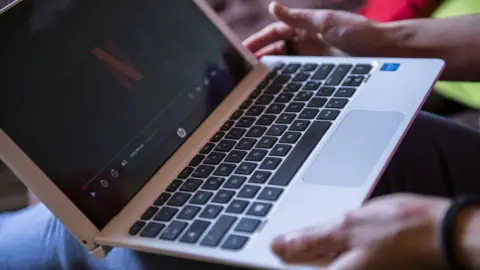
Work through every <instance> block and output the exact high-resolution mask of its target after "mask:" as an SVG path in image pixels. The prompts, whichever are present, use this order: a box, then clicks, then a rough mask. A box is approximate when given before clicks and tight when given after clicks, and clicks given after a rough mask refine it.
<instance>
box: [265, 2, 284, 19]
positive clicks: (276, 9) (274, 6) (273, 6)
mask: <svg viewBox="0 0 480 270" xmlns="http://www.w3.org/2000/svg"><path fill="white" fill-rule="evenodd" d="M268 11H269V13H270V14H272V15H273V16H277V15H278V14H279V13H280V14H281V13H283V14H286V13H287V12H288V8H287V7H286V6H284V5H282V4H280V3H278V2H277V1H272V2H270V4H269V5H268Z"/></svg>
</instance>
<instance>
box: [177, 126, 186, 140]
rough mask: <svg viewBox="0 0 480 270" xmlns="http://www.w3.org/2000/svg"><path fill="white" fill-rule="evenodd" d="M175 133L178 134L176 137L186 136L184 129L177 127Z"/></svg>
mask: <svg viewBox="0 0 480 270" xmlns="http://www.w3.org/2000/svg"><path fill="white" fill-rule="evenodd" d="M177 135H178V137H180V138H182V139H183V138H185V137H187V132H186V131H185V129H183V128H179V129H177Z"/></svg>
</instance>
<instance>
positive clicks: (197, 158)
mask: <svg viewBox="0 0 480 270" xmlns="http://www.w3.org/2000/svg"><path fill="white" fill-rule="evenodd" d="M204 158H205V156H204V155H196V156H195V157H194V158H193V159H192V160H191V161H190V163H189V164H188V165H189V166H193V167H196V166H198V165H200V163H202V161H203V159H204Z"/></svg>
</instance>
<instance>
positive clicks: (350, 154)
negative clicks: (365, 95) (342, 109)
mask: <svg viewBox="0 0 480 270" xmlns="http://www.w3.org/2000/svg"><path fill="white" fill-rule="evenodd" d="M404 118H405V116H404V115H403V114H401V113H398V112H378V111H351V112H349V113H348V114H347V116H346V117H345V119H344V120H343V121H342V123H341V124H340V126H339V127H338V129H337V131H336V132H335V133H334V134H333V136H332V137H331V138H330V141H329V142H327V144H326V145H325V147H324V148H323V150H322V151H321V152H320V154H319V155H318V156H317V159H316V160H315V161H314V162H313V164H312V165H311V167H310V168H309V170H308V171H307V173H306V174H305V176H304V178H303V180H304V181H305V182H308V183H314V184H320V185H331V186H345V187H357V186H360V185H362V184H363V183H364V181H365V180H366V179H367V177H368V175H369V174H370V173H371V171H372V169H373V167H374V166H375V165H376V164H377V162H378V160H379V159H380V157H381V156H382V155H383V153H384V151H385V147H387V146H388V144H389V143H390V141H391V139H392V137H393V136H394V135H395V133H396V132H397V129H398V126H399V125H400V124H401V123H402V121H403V119H404Z"/></svg>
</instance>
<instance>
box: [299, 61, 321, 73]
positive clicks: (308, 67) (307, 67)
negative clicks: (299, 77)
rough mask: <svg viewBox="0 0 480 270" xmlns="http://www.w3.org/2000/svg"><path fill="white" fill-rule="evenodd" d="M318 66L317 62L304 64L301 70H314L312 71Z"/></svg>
mask: <svg viewBox="0 0 480 270" xmlns="http://www.w3.org/2000/svg"><path fill="white" fill-rule="evenodd" d="M317 67H318V65H317V64H314V63H307V64H305V65H303V66H302V68H301V69H300V71H305V72H312V71H314V70H315V69H317Z"/></svg>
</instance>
